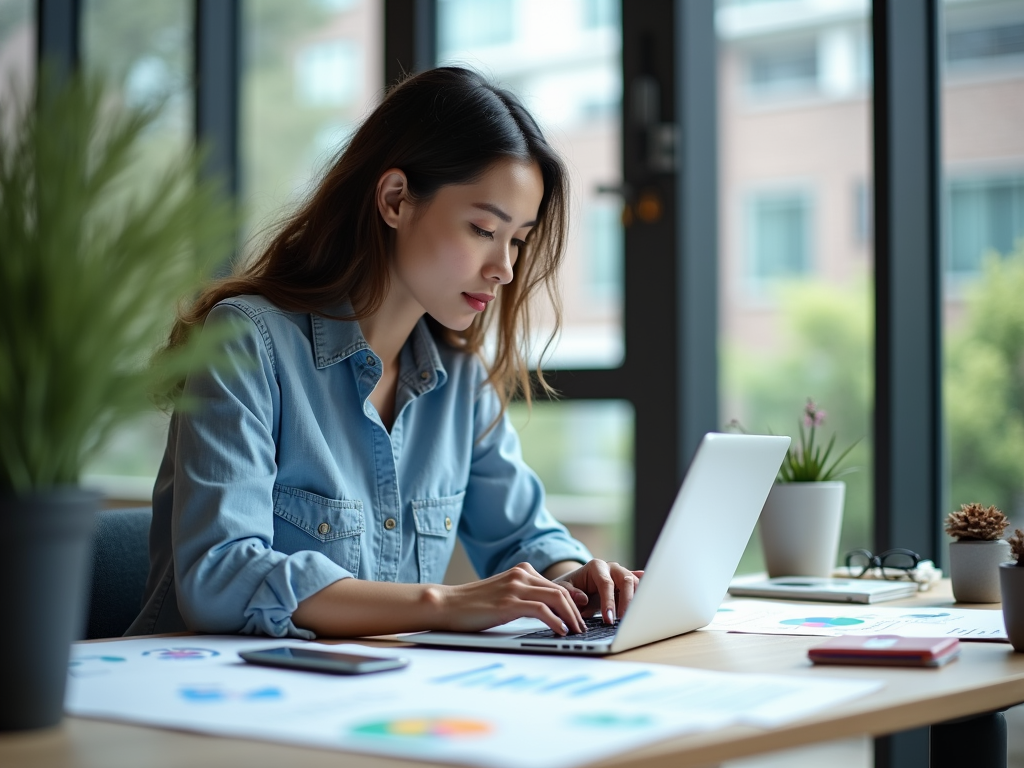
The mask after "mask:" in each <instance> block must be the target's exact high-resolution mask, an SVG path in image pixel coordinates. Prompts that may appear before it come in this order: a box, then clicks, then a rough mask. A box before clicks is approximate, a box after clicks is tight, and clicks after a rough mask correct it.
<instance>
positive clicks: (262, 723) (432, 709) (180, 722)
mask: <svg viewBox="0 0 1024 768" xmlns="http://www.w3.org/2000/svg"><path fill="white" fill-rule="evenodd" d="M275 645H292V646H300V645H315V647H317V648H321V649H324V650H335V651H339V652H344V651H346V650H348V651H350V652H351V651H358V652H363V653H365V652H369V653H380V654H382V655H389V654H388V652H385V651H381V650H375V649H367V648H365V647H362V646H351V645H336V646H323V645H316V644H310V643H305V642H304V641H301V640H285V641H279V640H273V639H268V638H260V639H241V638H237V637H203V638H202V644H201V645H199V644H196V645H195V646H188V647H185V646H181V647H178V646H171V645H168V641H167V639H155V638H152V639H138V640H120V641H110V642H105V643H89V644H81V645H76V646H74V648H73V649H72V659H71V663H70V666H69V675H68V694H67V700H66V708H67V710H68V712H69V713H71V714H75V715H83V716H89V717H98V718H108V719H115V720H123V721H128V722H136V723H144V724H148V725H154V726H159V727H167V728H178V729H185V730H192V731H199V732H204V733H211V734H221V735H231V736H239V737H245V738H254V739H261V740H270V741H283V742H289V743H293V744H305V745H309V746H317V747H327V748H334V749H339V750H348V751H356V752H367V753H372V754H381V755H393V756H399V757H410V758H418V759H421V760H422V759H427V760H435V761H439V762H447V763H462V764H467V765H477V766H485V767H486V768H556V766H557V767H559V768H571V766H575V765H579V764H581V763H584V762H589V761H593V760H598V759H601V758H604V757H608V756H609V755H614V754H616V753H619V752H622V751H625V750H629V749H634V748H636V747H639V746H642V745H644V744H649V743H652V742H654V741H658V740H661V739H665V738H668V737H670V736H676V735H680V734H684V733H688V732H693V731H698V730H704V729H710V728H719V727H723V726H726V725H730V724H735V723H745V724H749V725H753V726H757V727H766V728H769V727H773V726H777V725H780V724H782V723H785V722H788V721H790V720H793V719H796V718H800V717H805V716H807V715H809V714H812V713H815V712H817V711H819V710H820V709H821V708H823V707H827V706H831V705H834V704H837V703H840V702H843V701H847V700H849V699H852V698H855V697H858V696H862V695H865V694H867V693H870V692H871V691H874V690H877V689H878V688H879V687H881V683H879V682H877V681H872V680H838V679H832V678H818V677H817V676H815V677H814V678H813V679H808V678H802V677H800V678H788V677H782V676H771V675H734V674H729V673H723V672H707V671H703V670H693V669H684V668H681V667H669V666H661V665H654V664H637V663H631V662H616V661H608V660H601V659H572V658H559V657H551V656H529V655H515V654H491V653H473V652H462V651H440V650H432V649H421V648H402V649H399V650H397V651H392V652H391V653H390V655H394V653H400V654H401V655H402V656H406V657H408V658H409V660H410V664H409V666H408V667H406V668H404V669H401V670H395V671H389V672H381V673H377V674H370V675H353V676H339V675H326V674H317V673H312V672H299V671H294V670H280V669H271V668H266V667H256V666H253V665H250V664H245V663H243V662H242V661H241V659H240V658H239V656H238V652H239V651H243V650H251V649H255V648H266V647H271V646H275ZM108 659H109V660H108ZM113 659H117V661H113Z"/></svg>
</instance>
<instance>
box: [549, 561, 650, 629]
mask: <svg viewBox="0 0 1024 768" xmlns="http://www.w3.org/2000/svg"><path fill="white" fill-rule="evenodd" d="M643 575H644V572H643V571H631V570H629V569H627V568H626V567H624V566H621V565H619V564H618V563H606V562H605V561H604V560H591V561H590V562H589V563H587V564H586V565H584V566H581V567H580V568H577V569H576V570H574V571H570V572H569V573H566V574H563V575H561V576H559V577H558V578H557V579H555V581H554V583H555V584H560V585H563V586H565V587H566V588H568V589H569V590H570V594H571V595H572V597H573V600H574V602H575V603H576V605H578V606H580V608H581V609H582V613H583V615H584V616H593V615H594V614H595V613H597V612H598V610H600V611H601V616H602V617H603V618H604V620H605V623H606V624H614V623H615V619H616V618H617V617H618V618H621V617H622V616H623V615H625V613H626V608H628V607H629V604H630V602H631V601H632V600H633V593H634V591H635V590H636V587H637V585H638V584H639V583H640V578H641V577H642V576H643Z"/></svg>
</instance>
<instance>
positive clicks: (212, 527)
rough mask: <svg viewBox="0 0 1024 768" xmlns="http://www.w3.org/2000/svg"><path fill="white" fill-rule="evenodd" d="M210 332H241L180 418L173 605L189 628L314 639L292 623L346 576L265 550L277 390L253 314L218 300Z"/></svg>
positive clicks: (270, 531)
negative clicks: (226, 328)
mask: <svg viewBox="0 0 1024 768" xmlns="http://www.w3.org/2000/svg"><path fill="white" fill-rule="evenodd" d="M206 322H207V328H211V327H212V326H213V325H215V324H218V323H224V322H231V323H234V324H236V325H237V326H239V327H240V329H241V332H240V333H238V334H236V335H233V336H232V337H231V339H230V340H229V341H225V342H224V343H223V347H224V352H225V353H226V364H225V365H223V366H218V367H217V368H216V370H205V371H202V372H199V373H193V374H192V375H190V376H189V377H188V379H187V381H186V385H185V397H186V399H187V400H188V401H191V407H190V408H189V409H187V410H186V411H185V412H184V413H182V414H180V415H179V416H178V439H177V445H176V453H175V465H176V472H175V475H174V494H173V499H174V501H173V512H172V517H171V530H172V541H173V552H174V570H175V588H176V592H177V599H178V609H179V611H180V612H181V615H182V618H183V619H184V620H185V623H186V624H187V625H188V627H189V628H190V629H192V630H194V631H201V632H217V633H235V632H241V633H247V634H255V633H263V634H267V635H272V636H275V637H283V636H286V635H291V636H297V637H304V638H312V637H313V633H312V632H309V631H308V630H303V629H299V628H298V627H296V626H295V625H294V624H293V623H292V619H291V616H292V613H293V612H294V611H295V609H296V608H297V607H298V604H299V603H300V602H301V601H302V600H304V599H306V598H307V597H309V596H310V595H313V594H315V593H316V592H319V591H320V590H321V589H323V588H324V587H326V586H328V585H329V584H332V583H333V582H335V581H338V580H339V579H343V578H347V577H351V576H352V574H351V573H350V572H348V571H347V570H345V569H344V568H342V567H341V566H340V565H338V564H337V563H335V562H333V561H332V560H331V559H329V558H328V557H326V556H325V555H324V554H322V553H319V552H314V551H300V552H296V553H294V554H291V555H287V554H284V553H281V552H277V551H275V550H274V549H273V548H272V545H273V541H274V501H273V488H274V482H275V478H276V476H277V461H276V454H277V451H276V442H275V425H276V423H277V418H278V414H279V413H280V402H281V401H280V390H279V386H278V383H277V377H276V376H275V372H274V358H273V348H272V347H270V346H269V341H268V339H269V336H268V334H266V333H265V329H263V328H261V325H260V323H259V319H258V317H254V316H249V315H248V314H247V313H246V312H243V311H242V310H240V309H238V308H236V307H234V306H232V305H224V304H222V305H218V306H217V307H215V308H214V309H213V311H212V312H211V313H210V315H209V317H208V318H207V321H206Z"/></svg>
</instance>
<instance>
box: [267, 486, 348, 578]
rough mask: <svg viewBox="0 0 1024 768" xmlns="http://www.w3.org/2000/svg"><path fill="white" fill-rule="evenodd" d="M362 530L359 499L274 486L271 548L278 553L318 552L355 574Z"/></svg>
mask: <svg viewBox="0 0 1024 768" xmlns="http://www.w3.org/2000/svg"><path fill="white" fill-rule="evenodd" d="M365 530H366V526H365V523H364V522H363V502H361V501H358V500H355V499H329V498H327V497H325V496H318V495H316V494H315V493H310V492H309V491H303V490H301V489H299V488H289V487H288V486H284V485H275V486H274V549H276V550H277V551H278V552H284V553H285V554H288V555H291V554H294V553H295V552H301V551H304V550H313V551H315V552H322V553H323V554H325V555H327V557H329V558H330V559H331V560H333V561H334V562H336V563H337V564H338V565H340V566H341V567H342V568H344V569H345V570H346V571H349V572H350V573H352V574H353V575H355V574H357V573H358V571H359V546H360V543H361V541H362V537H363V533H364V531H365Z"/></svg>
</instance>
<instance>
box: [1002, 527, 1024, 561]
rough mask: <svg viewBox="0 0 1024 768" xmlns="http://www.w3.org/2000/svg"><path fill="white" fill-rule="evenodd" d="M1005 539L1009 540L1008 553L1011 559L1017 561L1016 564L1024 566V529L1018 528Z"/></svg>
mask: <svg viewBox="0 0 1024 768" xmlns="http://www.w3.org/2000/svg"><path fill="white" fill-rule="evenodd" d="M1006 540H1007V541H1008V542H1010V554H1011V555H1012V556H1013V559H1014V560H1016V561H1017V565H1019V566H1020V567H1021V568H1024V531H1022V530H1021V529H1020V528H1018V529H1017V530H1015V531H1014V532H1013V535H1012V536H1010V537H1008V538H1007V539H1006Z"/></svg>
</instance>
